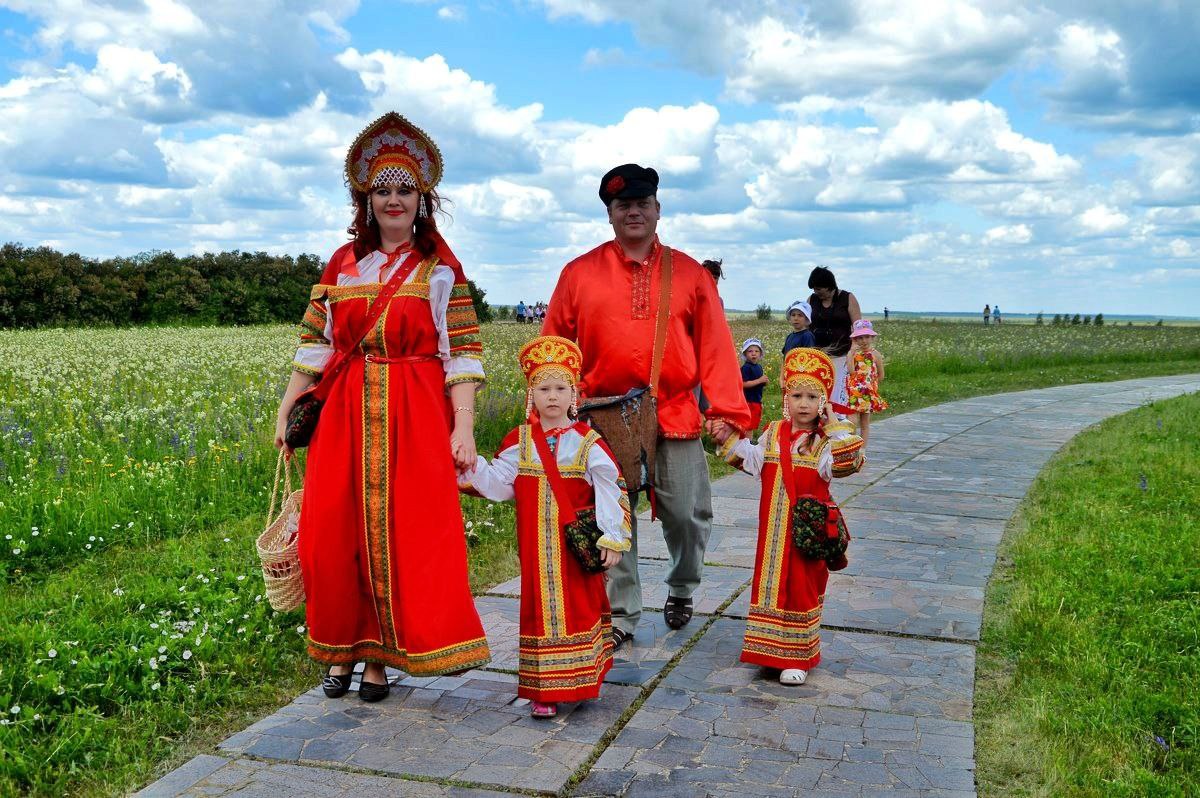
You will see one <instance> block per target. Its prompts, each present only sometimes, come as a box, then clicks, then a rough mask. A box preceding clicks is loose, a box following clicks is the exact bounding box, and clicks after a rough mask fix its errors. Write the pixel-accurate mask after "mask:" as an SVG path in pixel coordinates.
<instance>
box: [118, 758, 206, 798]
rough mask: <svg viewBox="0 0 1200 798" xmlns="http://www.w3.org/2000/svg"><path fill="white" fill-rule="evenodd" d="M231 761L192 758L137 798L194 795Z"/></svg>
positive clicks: (147, 787)
mask: <svg viewBox="0 0 1200 798" xmlns="http://www.w3.org/2000/svg"><path fill="white" fill-rule="evenodd" d="M228 763H229V760H228V759H226V758H225V757H223V756H211V755H209V754H201V755H200V756H196V757H192V758H191V759H189V760H188V761H187V762H186V763H184V764H183V765H181V766H179V767H178V768H176V769H175V770H173V771H171V772H170V773H168V774H167V775H165V776H163V777H162V778H161V779H159V780H158V781H155V782H154V783H152V784H149V785H147V786H145V787H143V788H142V789H141V790H139V791H138V792H136V793H134V795H135V796H136V798H169V797H170V796H176V795H187V794H188V793H189V791H190V792H191V794H193V795H199V794H202V793H198V792H195V789H196V788H197V786H198V785H199V784H200V783H201V782H202V781H204V780H205V779H207V778H208V777H209V776H210V775H212V774H213V773H215V772H216V771H218V770H220V769H221V768H223V767H224V766H225V765H227V764H228Z"/></svg>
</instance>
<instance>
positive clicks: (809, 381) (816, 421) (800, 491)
mask: <svg viewBox="0 0 1200 798" xmlns="http://www.w3.org/2000/svg"><path fill="white" fill-rule="evenodd" d="M834 382H835V370H834V364H833V361H832V360H831V359H830V358H829V356H828V355H827V354H825V353H824V352H822V351H821V350H819V349H809V348H798V349H793V350H792V351H790V352H788V353H787V355H786V357H785V358H784V361H783V373H782V379H781V383H782V386H783V397H784V399H783V402H784V404H783V420H782V421H773V422H771V424H770V425H768V426H767V429H766V431H765V432H763V434H762V435H761V436H760V437H759V439H758V443H757V444H753V443H751V442H750V439H749V438H742V439H741V440H739V441H738V442H737V443H736V444H734V445H733V447H732V448H731V449H730V450H729V452H728V454H727V455H726V460H728V461H729V462H730V463H731V464H733V465H734V466H736V467H739V468H741V469H742V470H743V471H745V472H746V473H748V474H750V475H751V476H755V477H758V478H759V480H760V481H761V483H762V492H761V498H760V500H759V510H758V547H757V551H756V553H755V557H754V578H753V582H752V583H751V589H750V613H749V615H748V617H747V620H746V634H745V638H744V640H743V643H742V656H741V660H742V662H750V663H754V664H756V665H762V666H763V667H765V668H769V669H773V670H777V671H779V676H778V678H779V682H780V683H781V684H785V685H798V684H803V683H804V681H805V679H807V678H808V671H809V670H811V669H812V668H814V667H815V666H816V665H817V663H818V662H820V661H821V637H820V630H821V608H822V605H823V604H824V601H825V586H826V583H827V582H828V580H829V572H830V571H838V570H841V569H842V568H845V567H846V556H845V554H841V555H839V556H837V557H836V558H833V559H830V560H829V561H826V560H819V559H810V558H808V557H806V556H804V555H802V554H801V552H800V549H799V548H798V547H797V546H796V545H795V544H794V543H793V540H792V507H793V506H794V505H795V504H796V502H797V500H798V499H801V498H813V499H816V500H817V501H818V502H820V503H821V504H823V505H825V507H826V508H827V509H828V513H829V515H828V519H829V521H830V523H840V522H839V521H838V519H839V514H840V510H838V508H837V505H836V504H834V502H833V499H832V498H831V496H830V494H829V481H830V479H831V478H833V477H845V476H849V475H851V474H853V473H855V472H856V471H858V470H859V468H860V467H861V465H862V445H863V443H862V439H861V438H859V437H858V436H857V435H853V434H851V431H852V428H851V426H850V424H848V423H846V422H839V421H837V420H836V419H835V417H834V415H833V412H832V406H831V402H832V399H831V397H832V394H833V386H834ZM844 528H845V527H844V524H841V529H843V530H844Z"/></svg>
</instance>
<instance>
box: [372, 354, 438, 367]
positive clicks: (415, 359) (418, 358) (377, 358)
mask: <svg viewBox="0 0 1200 798" xmlns="http://www.w3.org/2000/svg"><path fill="white" fill-rule="evenodd" d="M437 359H438V356H437V355H405V356H404V357H383V356H382V355H366V356H364V357H363V360H365V361H367V362H368V363H384V364H387V365H390V364H392V363H420V362H422V361H425V360H437Z"/></svg>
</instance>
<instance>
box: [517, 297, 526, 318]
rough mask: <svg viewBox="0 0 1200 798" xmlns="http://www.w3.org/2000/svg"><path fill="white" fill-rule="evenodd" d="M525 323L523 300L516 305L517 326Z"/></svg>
mask: <svg viewBox="0 0 1200 798" xmlns="http://www.w3.org/2000/svg"><path fill="white" fill-rule="evenodd" d="M524 323H525V300H523V299H522V300H521V301H520V302H518V303H517V324H524Z"/></svg>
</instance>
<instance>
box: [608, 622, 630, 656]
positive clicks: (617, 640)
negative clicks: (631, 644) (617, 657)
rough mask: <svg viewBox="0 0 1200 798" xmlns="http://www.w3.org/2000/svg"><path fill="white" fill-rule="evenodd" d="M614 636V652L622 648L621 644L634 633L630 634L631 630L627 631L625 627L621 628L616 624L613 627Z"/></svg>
mask: <svg viewBox="0 0 1200 798" xmlns="http://www.w3.org/2000/svg"><path fill="white" fill-rule="evenodd" d="M612 636H613V653H614V654H616V653H617V652H618V651H620V650H621V646H623V645H625V641H627V640H628V639H629V638H631V637H633V635H631V634H629V632H626V631H625V630H624V629H619V628H617V627H616V626H614V627H613V628H612Z"/></svg>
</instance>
